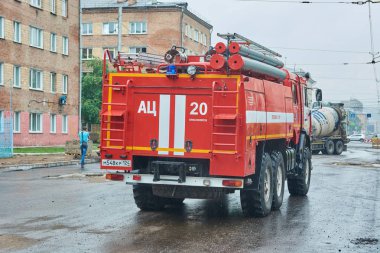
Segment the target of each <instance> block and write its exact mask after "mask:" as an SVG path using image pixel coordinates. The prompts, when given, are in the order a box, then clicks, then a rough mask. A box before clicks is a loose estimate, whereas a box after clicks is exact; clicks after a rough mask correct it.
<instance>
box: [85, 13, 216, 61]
mask: <svg viewBox="0 0 380 253" xmlns="http://www.w3.org/2000/svg"><path fill="white" fill-rule="evenodd" d="M117 18H118V13H117V9H99V10H95V9H85V10H84V11H83V23H92V25H93V34H92V35H85V36H83V47H84V48H92V49H93V55H94V56H95V57H99V58H102V57H103V48H117V41H118V36H117V34H115V35H104V34H102V32H103V31H102V27H103V23H105V22H112V21H113V22H117ZM122 21H123V23H122V24H123V25H122V27H123V28H122V51H123V52H129V48H130V47H147V52H148V53H153V54H158V55H164V53H165V52H166V51H167V50H169V49H170V48H171V47H172V46H173V45H176V46H180V45H181V29H182V32H183V35H182V37H183V44H184V46H185V47H186V48H187V49H188V51H191V52H192V53H194V54H202V53H204V52H206V51H207V49H208V46H209V45H210V42H209V41H210V36H211V33H210V30H209V29H208V28H207V27H205V26H204V25H203V24H201V23H200V22H198V21H197V20H195V19H193V18H191V17H190V16H188V15H186V14H184V15H183V21H182V28H181V11H180V9H175V8H171V9H170V8H168V9H154V10H150V9H144V10H137V9H136V10H131V9H128V10H126V9H124V10H123V17H122ZM142 21H144V22H146V23H147V33H146V34H130V28H129V23H130V22H142ZM186 24H189V25H191V26H192V27H193V28H195V29H197V30H198V31H200V32H202V33H203V34H206V36H207V38H208V43H204V44H202V43H200V42H196V41H194V40H192V39H190V38H189V37H186V36H185V28H186Z"/></svg>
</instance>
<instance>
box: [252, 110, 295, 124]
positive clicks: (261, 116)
mask: <svg viewBox="0 0 380 253" xmlns="http://www.w3.org/2000/svg"><path fill="white" fill-rule="evenodd" d="M246 120H247V124H250V123H291V122H293V121H294V115H293V113H284V112H265V111H246Z"/></svg>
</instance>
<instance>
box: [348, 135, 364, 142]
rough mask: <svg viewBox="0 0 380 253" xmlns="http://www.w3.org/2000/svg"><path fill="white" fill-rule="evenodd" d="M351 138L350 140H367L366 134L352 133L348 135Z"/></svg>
mask: <svg viewBox="0 0 380 253" xmlns="http://www.w3.org/2000/svg"><path fill="white" fill-rule="evenodd" d="M347 138H348V139H350V141H360V142H363V141H364V140H365V135H364V134H352V135H350V136H348V137H347Z"/></svg>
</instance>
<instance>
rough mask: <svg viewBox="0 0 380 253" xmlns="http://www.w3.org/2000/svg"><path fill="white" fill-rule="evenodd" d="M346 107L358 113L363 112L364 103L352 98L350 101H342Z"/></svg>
mask: <svg viewBox="0 0 380 253" xmlns="http://www.w3.org/2000/svg"><path fill="white" fill-rule="evenodd" d="M342 103H343V104H344V107H345V108H346V109H349V110H351V111H353V112H356V113H362V112H363V103H362V102H360V101H359V100H357V99H355V98H351V99H350V100H345V101H342Z"/></svg>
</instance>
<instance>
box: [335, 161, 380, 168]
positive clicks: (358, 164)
mask: <svg viewBox="0 0 380 253" xmlns="http://www.w3.org/2000/svg"><path fill="white" fill-rule="evenodd" d="M333 165H337V166H355V167H365V168H380V163H366V162H335V163H333Z"/></svg>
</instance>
